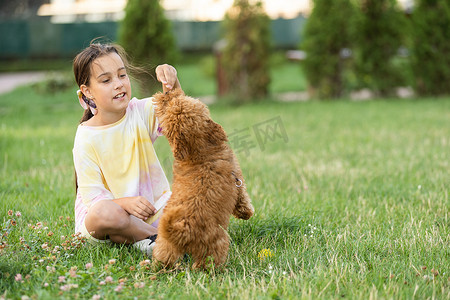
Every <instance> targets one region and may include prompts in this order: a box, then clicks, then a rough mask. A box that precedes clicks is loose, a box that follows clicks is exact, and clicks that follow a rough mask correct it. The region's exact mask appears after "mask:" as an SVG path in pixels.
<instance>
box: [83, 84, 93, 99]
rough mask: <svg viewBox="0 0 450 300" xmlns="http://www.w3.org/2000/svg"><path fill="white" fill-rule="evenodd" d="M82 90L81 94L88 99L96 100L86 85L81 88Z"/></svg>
mask: <svg viewBox="0 0 450 300" xmlns="http://www.w3.org/2000/svg"><path fill="white" fill-rule="evenodd" d="M80 90H81V92H82V93H83V95H85V96H86V97H88V98H89V99H92V98H94V97H92V94H91V91H90V90H89V88H88V87H87V86H86V85H85V84H82V85H81V86H80Z"/></svg>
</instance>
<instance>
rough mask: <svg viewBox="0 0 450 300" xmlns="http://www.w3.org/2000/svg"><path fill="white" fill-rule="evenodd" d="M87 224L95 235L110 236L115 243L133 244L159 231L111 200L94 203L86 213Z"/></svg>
mask: <svg viewBox="0 0 450 300" xmlns="http://www.w3.org/2000/svg"><path fill="white" fill-rule="evenodd" d="M85 224H86V229H87V230H88V232H89V233H91V235H92V236H93V237H95V238H97V239H106V238H107V237H108V236H109V238H110V239H111V241H112V242H114V243H125V244H131V243H134V242H136V241H140V240H143V239H145V238H147V237H149V236H151V235H154V234H156V233H157V229H156V228H155V227H153V226H151V225H149V224H147V223H145V222H144V221H143V220H141V219H139V218H137V217H135V216H132V215H129V214H128V213H127V212H126V211H125V210H124V209H123V208H122V207H120V205H119V204H117V203H115V202H113V201H111V200H102V201H99V202H97V203H96V204H94V205H93V206H92V207H91V209H89V212H88V214H87V215H86V220H85Z"/></svg>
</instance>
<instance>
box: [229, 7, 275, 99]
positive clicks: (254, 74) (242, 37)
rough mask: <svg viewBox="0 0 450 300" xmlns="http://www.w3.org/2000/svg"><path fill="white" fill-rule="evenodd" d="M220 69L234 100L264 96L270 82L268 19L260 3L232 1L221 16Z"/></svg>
mask: <svg viewBox="0 0 450 300" xmlns="http://www.w3.org/2000/svg"><path fill="white" fill-rule="evenodd" d="M224 24H225V25H224V26H225V31H226V33H225V40H226V46H225V49H224V50H223V51H224V52H223V62H222V65H223V68H224V71H225V74H226V79H227V87H228V92H229V94H230V96H231V97H232V98H233V99H234V100H237V101H240V102H243V101H249V100H251V99H257V98H263V97H265V96H267V94H268V91H269V84H270V51H271V44H270V40H271V35H270V19H269V17H268V16H267V14H266V13H265V11H264V8H263V6H262V3H261V2H260V1H257V2H256V3H255V4H253V3H249V1H248V0H235V1H234V4H233V6H232V7H231V9H230V10H229V11H228V12H227V14H226V17H225V23H224Z"/></svg>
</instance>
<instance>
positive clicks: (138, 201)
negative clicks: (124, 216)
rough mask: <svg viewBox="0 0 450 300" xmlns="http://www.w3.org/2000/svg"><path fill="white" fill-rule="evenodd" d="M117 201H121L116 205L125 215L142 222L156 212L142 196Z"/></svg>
mask: <svg viewBox="0 0 450 300" xmlns="http://www.w3.org/2000/svg"><path fill="white" fill-rule="evenodd" d="M117 200H122V201H120V203H118V204H119V205H120V206H121V207H122V208H123V209H124V210H125V211H126V212H127V213H129V214H130V215H133V216H135V217H137V218H139V219H142V220H144V221H145V220H147V219H148V218H149V217H150V216H153V215H154V214H155V213H156V212H157V211H156V209H155V207H154V206H153V205H152V204H151V203H150V202H149V201H148V200H147V198H145V197H142V196H137V197H126V198H121V199H117Z"/></svg>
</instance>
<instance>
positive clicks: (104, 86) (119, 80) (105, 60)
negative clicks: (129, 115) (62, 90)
mask: <svg viewBox="0 0 450 300" xmlns="http://www.w3.org/2000/svg"><path fill="white" fill-rule="evenodd" d="M80 88H81V91H82V92H83V94H85V95H86V96H87V97H88V98H91V99H92V100H93V101H94V102H95V105H96V106H97V111H98V115H104V116H106V115H117V116H119V117H122V116H123V115H124V114H125V111H126V108H127V107H128V103H129V102H130V99H131V84H130V79H129V77H128V74H127V71H126V69H125V66H124V63H123V61H122V59H121V58H120V56H119V55H118V54H117V53H115V52H112V53H110V54H107V55H103V56H100V57H98V58H96V59H95V60H94V61H93V62H92V65H91V78H90V80H89V86H86V85H82V86H81V87H80Z"/></svg>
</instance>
